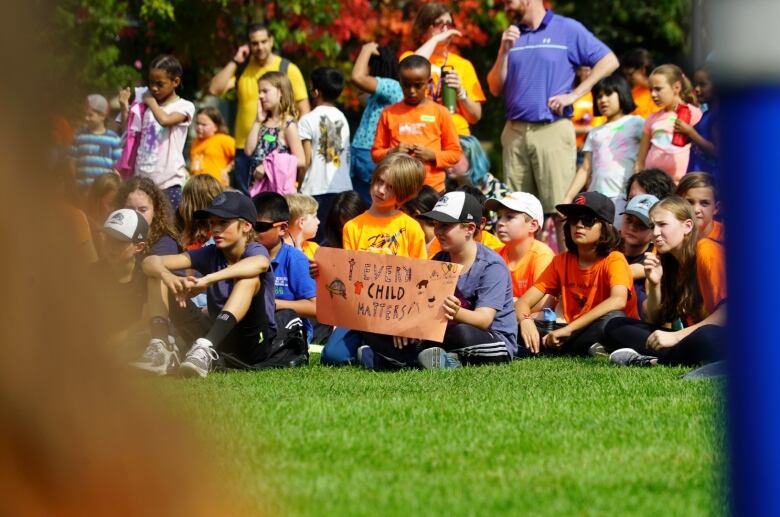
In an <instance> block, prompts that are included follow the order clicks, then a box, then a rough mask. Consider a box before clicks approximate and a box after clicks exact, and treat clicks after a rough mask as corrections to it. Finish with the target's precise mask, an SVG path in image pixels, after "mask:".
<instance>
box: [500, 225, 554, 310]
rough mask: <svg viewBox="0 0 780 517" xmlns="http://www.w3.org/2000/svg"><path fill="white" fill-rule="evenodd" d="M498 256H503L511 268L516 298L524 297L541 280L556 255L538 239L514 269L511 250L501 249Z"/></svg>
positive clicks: (513, 294)
mask: <svg viewBox="0 0 780 517" xmlns="http://www.w3.org/2000/svg"><path fill="white" fill-rule="evenodd" d="M498 254H499V255H501V258H502V259H504V262H506V265H507V267H508V268H509V274H510V275H511V276H512V296H514V297H515V298H520V297H521V296H523V294H525V292H526V291H527V290H528V288H529V287H531V286H532V285H534V282H536V281H537V280H539V277H540V276H542V273H543V272H544V270H545V269H547V266H549V265H550V262H552V259H553V257H555V253H554V252H553V250H552V249H550V247H549V246H548V245H547V244H545V243H543V242H542V241H539V240H536V239H534V242H533V243H532V244H531V247H530V248H529V250H528V251H527V252H526V253H525V255H523V258H521V259H520V260H519V261H518V262H517V263H516V264H515V265H514V267H512V266H510V264H509V250H507V248H506V246H504V247H503V248H501V249H500V250H499V251H498Z"/></svg>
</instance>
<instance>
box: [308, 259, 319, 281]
mask: <svg viewBox="0 0 780 517" xmlns="http://www.w3.org/2000/svg"><path fill="white" fill-rule="evenodd" d="M309 276H310V277H312V278H315V279H316V278H317V277H318V276H320V266H319V264H317V263H316V262H314V261H313V260H310V261H309Z"/></svg>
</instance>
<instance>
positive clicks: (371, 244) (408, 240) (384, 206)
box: [312, 153, 428, 366]
mask: <svg viewBox="0 0 780 517" xmlns="http://www.w3.org/2000/svg"><path fill="white" fill-rule="evenodd" d="M424 179H425V169H424V168H423V164H422V162H421V161H420V160H418V159H416V158H413V157H411V156H409V155H407V154H402V153H393V154H390V155H388V156H387V157H385V158H384V159H383V160H382V161H381V162H379V164H378V165H377V167H376V170H374V175H373V176H372V178H371V206H370V207H369V209H368V210H367V211H366V212H364V213H362V214H361V215H359V216H357V217H355V218H354V219H352V220H350V221H348V222H347V224H345V225H344V232H343V233H344V249H345V250H355V251H370V252H372V253H384V254H389V255H399V256H402V257H412V258H421V259H424V258H427V257H428V255H427V251H426V249H425V234H424V233H423V231H422V228H420V224H419V223H418V222H417V221H415V220H414V219H412V218H411V217H409V216H408V215H406V214H405V213H403V212H401V210H400V207H401V205H403V204H404V203H405V202H406V201H409V200H410V199H412V198H413V197H414V196H416V195H417V192H419V190H420V189H421V188H422V186H423V181H424ZM316 274H317V266H316V262H315V263H313V267H312V275H316ZM361 341H362V340H361V339H360V334H359V333H357V332H354V331H351V330H347V329H343V328H340V327H339V328H336V330H334V331H333V334H332V335H331V337H330V339H328V342H327V343H326V344H325V347H324V348H323V350H322V356H321V358H320V362H321V363H322V364H328V365H332V366H338V365H343V364H349V363H350V362H352V361H353V360H354V358H355V352H356V351H357V348H358V347H359V346H360V344H361Z"/></svg>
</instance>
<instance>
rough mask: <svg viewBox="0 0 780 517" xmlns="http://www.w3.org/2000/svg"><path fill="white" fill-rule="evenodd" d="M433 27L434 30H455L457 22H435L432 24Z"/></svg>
mask: <svg viewBox="0 0 780 517" xmlns="http://www.w3.org/2000/svg"><path fill="white" fill-rule="evenodd" d="M431 27H433V28H434V29H454V28H455V22H452V21H444V20H441V21H438V22H433V23H432V24H431Z"/></svg>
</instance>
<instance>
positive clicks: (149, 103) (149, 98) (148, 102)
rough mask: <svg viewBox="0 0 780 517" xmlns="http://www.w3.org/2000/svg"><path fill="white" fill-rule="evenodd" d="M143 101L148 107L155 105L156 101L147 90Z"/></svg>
mask: <svg viewBox="0 0 780 517" xmlns="http://www.w3.org/2000/svg"><path fill="white" fill-rule="evenodd" d="M143 101H144V104H146V105H147V106H150V107H151V106H156V105H157V99H155V98H154V95H152V92H150V91H149V90H146V91H145V92H144V96H143Z"/></svg>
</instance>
